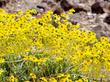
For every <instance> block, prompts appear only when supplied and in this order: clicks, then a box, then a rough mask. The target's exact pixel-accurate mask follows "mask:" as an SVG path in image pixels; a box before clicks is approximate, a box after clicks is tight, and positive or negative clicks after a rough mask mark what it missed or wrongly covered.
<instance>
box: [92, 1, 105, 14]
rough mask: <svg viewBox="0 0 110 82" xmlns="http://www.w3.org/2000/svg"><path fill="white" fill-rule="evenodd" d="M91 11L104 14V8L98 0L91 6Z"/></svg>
mask: <svg viewBox="0 0 110 82" xmlns="http://www.w3.org/2000/svg"><path fill="white" fill-rule="evenodd" d="M91 11H92V13H96V14H103V13H104V10H103V8H102V7H101V6H100V3H99V2H96V3H94V4H93V5H92V6H91Z"/></svg>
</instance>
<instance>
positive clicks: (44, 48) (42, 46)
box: [0, 9, 110, 82]
mask: <svg viewBox="0 0 110 82" xmlns="http://www.w3.org/2000/svg"><path fill="white" fill-rule="evenodd" d="M72 12H74V10H73V9H72V10H70V11H69V12H67V13H66V14H65V13H62V14H61V16H59V15H56V14H55V15H53V12H52V11H48V12H46V13H45V14H44V15H43V16H42V17H41V18H36V17H33V16H32V14H33V13H36V11H35V10H33V9H32V10H28V11H27V12H22V11H19V12H17V13H14V14H10V13H7V12H5V11H4V10H3V9H0V56H5V55H6V56H7V55H10V54H19V55H23V54H26V52H28V51H31V50H32V47H35V50H36V52H37V53H42V54H46V55H48V57H52V58H53V57H54V58H56V61H57V62H58V61H61V60H63V59H66V60H67V61H70V64H72V65H73V69H72V70H77V71H78V72H81V74H82V75H84V76H86V77H92V78H96V79H98V78H103V76H104V78H107V77H109V76H110V59H109V57H110V42H109V39H108V38H107V37H104V36H103V37H101V38H100V39H99V40H98V39H97V38H96V34H95V33H94V32H88V31H81V30H79V29H78V28H79V27H80V24H77V25H72V24H71V23H70V22H68V20H67V19H68V14H71V13H72ZM23 57H24V58H23V60H25V61H32V62H38V63H39V62H40V63H42V62H46V61H47V58H39V59H38V58H36V57H34V56H31V55H29V56H27V55H23ZM3 62H4V60H2V59H1V60H0V63H3ZM103 71H104V72H103ZM102 75H103V76H102ZM30 76H31V77H32V78H33V79H35V78H36V76H35V75H34V74H30ZM58 78H60V77H58ZM69 78H70V77H69V76H68V75H63V76H62V77H61V78H60V79H58V82H72V81H71V79H69ZM14 80H15V78H14V76H10V81H11V82H14ZM41 80H42V81H41V82H48V81H50V82H51V81H52V82H57V80H56V78H53V77H52V78H49V80H48V79H45V77H42V78H41ZM33 81H34V80H33ZM77 82H81V80H79V81H77Z"/></svg>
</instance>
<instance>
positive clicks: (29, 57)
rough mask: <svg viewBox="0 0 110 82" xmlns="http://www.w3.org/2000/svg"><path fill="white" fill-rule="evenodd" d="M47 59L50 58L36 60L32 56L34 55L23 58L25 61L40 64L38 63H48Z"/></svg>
mask: <svg viewBox="0 0 110 82" xmlns="http://www.w3.org/2000/svg"><path fill="white" fill-rule="evenodd" d="M47 59H48V58H40V59H38V58H36V57H35V56H32V55H30V56H24V58H23V60H25V61H32V62H36V63H37V62H38V63H43V62H46V61H47Z"/></svg>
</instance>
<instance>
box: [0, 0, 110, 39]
mask: <svg viewBox="0 0 110 82" xmlns="http://www.w3.org/2000/svg"><path fill="white" fill-rule="evenodd" d="M0 7H2V8H4V9H5V10H7V11H8V12H10V13H13V12H16V11H19V10H23V11H25V10H27V9H31V8H36V9H37V10H38V12H39V13H40V14H42V13H44V12H46V11H48V10H50V9H52V10H53V11H54V13H56V14H61V13H62V12H66V11H68V10H69V9H71V8H74V9H75V11H76V12H75V13H74V14H73V15H71V16H70V19H69V21H71V22H72V23H73V24H76V23H80V24H81V28H80V29H81V30H92V31H94V32H96V34H97V38H99V37H100V36H103V35H104V36H108V37H109V38H110V0H0Z"/></svg>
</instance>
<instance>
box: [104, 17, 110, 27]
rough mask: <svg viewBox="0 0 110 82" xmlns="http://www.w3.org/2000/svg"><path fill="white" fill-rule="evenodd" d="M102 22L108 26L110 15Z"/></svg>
mask: <svg viewBox="0 0 110 82" xmlns="http://www.w3.org/2000/svg"><path fill="white" fill-rule="evenodd" d="M104 22H105V23H107V24H109V25H110V15H108V16H107V17H105V19H104Z"/></svg>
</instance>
